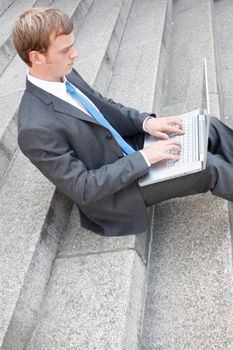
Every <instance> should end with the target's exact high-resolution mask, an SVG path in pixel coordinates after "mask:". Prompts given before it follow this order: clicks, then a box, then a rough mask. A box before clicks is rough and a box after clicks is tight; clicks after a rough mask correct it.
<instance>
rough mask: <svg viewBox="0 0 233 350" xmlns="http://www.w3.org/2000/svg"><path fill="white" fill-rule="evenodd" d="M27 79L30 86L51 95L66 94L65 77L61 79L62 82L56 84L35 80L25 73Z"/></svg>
mask: <svg viewBox="0 0 233 350" xmlns="http://www.w3.org/2000/svg"><path fill="white" fill-rule="evenodd" d="M27 78H28V80H29V81H30V82H31V83H32V84H34V85H36V86H38V87H39V88H41V89H43V90H45V91H47V92H49V93H51V94H53V95H62V94H64V93H65V92H66V85H65V83H66V80H67V79H66V77H65V76H64V77H63V82H56V81H48V80H42V79H39V78H36V77H34V76H33V75H31V74H29V72H27Z"/></svg>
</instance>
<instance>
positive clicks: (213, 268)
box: [142, 0, 233, 350]
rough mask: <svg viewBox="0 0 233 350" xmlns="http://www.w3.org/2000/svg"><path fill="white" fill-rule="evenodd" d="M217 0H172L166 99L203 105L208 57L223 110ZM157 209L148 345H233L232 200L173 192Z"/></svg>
mask: <svg viewBox="0 0 233 350" xmlns="http://www.w3.org/2000/svg"><path fill="white" fill-rule="evenodd" d="M212 5H213V4H212V1H209V0H205V1H202V2H201V3H200V2H199V1H197V0H195V1H193V0H192V1H186V0H185V1H184V0H179V1H176V2H174V7H173V10H174V18H173V22H174V25H173V37H172V43H171V56H170V58H169V61H168V63H167V67H169V68H168V69H169V72H168V76H167V77H168V86H167V89H166V90H165V91H166V93H165V95H164V96H163V104H164V105H166V104H168V105H173V104H175V105H177V106H178V105H179V104H182V103H184V104H185V106H186V108H187V110H189V109H193V108H195V107H197V106H198V104H199V103H200V95H201V91H202V73H201V70H202V59H203V57H207V63H208V71H209V74H208V76H209V87H210V108H211V113H214V114H218V112H219V104H218V100H219V96H218V90H217V76H216V61H215V59H216V58H215V48H214V37H213V19H212ZM224 21H225V19H224ZM195 76H196V79H195ZM187 91H188V95H187ZM190 96H192V99H191V98H190ZM186 98H190V100H189V101H188V102H187V101H186ZM181 106H182V105H181ZM170 111H171V110H170ZM155 215H156V218H157V220H154V234H153V242H152V247H151V258H150V262H149V265H150V269H149V277H148V295H147V302H146V308H145V319H144V326H143V337H142V349H145V350H152V349H161V350H170V349H171V350H180V349H188V350H194V349H195V350H196V349H200V350H202V349H203V350H204V349H222V350H223V349H224V350H228V349H229V350H230V349H232V347H233V337H232V331H233V317H232V316H233V314H232V300H233V298H232V297H233V277H232V251H231V250H232V244H231V227H230V223H229V211H228V203H227V201H224V200H221V199H219V198H215V197H213V196H212V195H211V194H203V195H198V196H193V197H192V196H191V197H187V198H182V199H173V200H171V201H167V202H164V203H161V204H160V205H157V206H156V214H155Z"/></svg>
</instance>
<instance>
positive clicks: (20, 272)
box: [0, 154, 69, 350]
mask: <svg viewBox="0 0 233 350" xmlns="http://www.w3.org/2000/svg"><path fill="white" fill-rule="evenodd" d="M32 179H33V181H32ZM53 193H54V186H53V185H52V184H51V183H49V181H48V180H47V179H45V178H44V177H43V176H42V175H41V174H39V172H38V170H37V169H36V168H34V167H33V166H32V165H31V164H30V162H29V161H28V160H26V158H25V157H23V156H22V155H21V154H19V156H18V157H17V159H16V160H15V162H14V164H13V166H12V168H11V171H10V172H9V173H8V176H7V177H6V178H5V181H4V183H3V184H2V186H1V188H0V198H1V201H0V234H1V239H0V252H1V253H0V257H1V261H0V272H1V273H0V276H1V282H0V287H1V293H0V294H1V327H0V330H1V333H0V344H1V345H2V344H5V342H7V343H8V340H9V339H14V332H15V331H16V328H15V327H16V325H17V324H18V322H20V323H21V326H22V323H23V324H26V325H27V324H28V321H29V320H27V319H24V313H25V309H24V308H22V309H21V310H20V311H21V314H20V312H19V311H17V304H18V303H19V300H20V294H21V293H23V294H24V290H27V289H29V290H30V293H31V296H30V299H31V300H29V299H26V300H24V301H23V302H24V303H26V306H27V310H30V311H28V312H29V313H30V312H31V313H33V312H36V310H35V309H34V308H33V306H34V305H33V303H34V301H35V299H36V298H37V296H36V293H37V292H38V293H39V291H40V294H43V288H44V287H45V285H46V282H47V279H48V276H49V271H48V270H49V268H51V265H52V261H53V259H54V256H55V254H56V249H57V246H58V242H59V238H60V235H61V232H62V229H63V226H64V224H65V217H67V210H69V205H68V201H67V200H66V199H63V200H62V198H60V200H58V198H56V200H57V201H58V203H59V205H58V204H53V205H51V208H50V210H49V206H50V202H51V200H52V197H53ZM54 205H55V207H54ZM45 242H46V243H45ZM37 254H39V255H40V254H42V255H43V260H42V261H38V263H37V267H38V268H37V270H36V271H35V269H33V268H32V270H33V275H32V274H31V271H30V270H31V267H30V266H31V264H32V265H35V263H34V262H33V261H34V258H35V257H36V255H37ZM46 266H47V267H46ZM44 267H46V268H44ZM28 278H29V279H30V278H31V279H33V281H34V282H35V281H36V285H37V287H38V288H36V289H34V285H33V284H32V285H30V284H29V283H27V284H26V285H25V280H26V279H28ZM37 279H38V281H37ZM30 287H31V288H30ZM39 287H41V288H39ZM42 287H43V288H42ZM41 289H42V290H41ZM29 290H28V292H29ZM35 304H37V303H36V301H35ZM36 306H37V307H38V305H36ZM16 313H17V315H18V316H17V317H16ZM25 327H26V326H25ZM22 328H23V326H22ZM7 332H8V335H6V333H7ZM18 333H19V334H20V335H21V337H22V338H23V337H24V333H23V330H22V329H20V330H18ZM19 334H18V335H19ZM19 338H20V337H19ZM3 339H4V340H3ZM2 346H3V345H2ZM5 348H6V349H8V350H9V349H13V347H4V346H3V349H5ZM18 349H21V347H18Z"/></svg>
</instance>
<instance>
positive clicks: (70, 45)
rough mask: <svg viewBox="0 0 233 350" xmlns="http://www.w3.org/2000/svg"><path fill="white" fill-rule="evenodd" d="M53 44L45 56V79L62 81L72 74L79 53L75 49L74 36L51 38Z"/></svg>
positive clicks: (71, 34)
mask: <svg viewBox="0 0 233 350" xmlns="http://www.w3.org/2000/svg"><path fill="white" fill-rule="evenodd" d="M50 40H51V44H50V46H49V48H48V51H47V52H46V54H45V55H44V69H45V71H44V72H45V75H46V76H45V78H46V80H49V81H61V78H62V77H63V76H64V75H67V74H69V73H70V72H71V70H72V67H73V64H74V60H75V59H76V57H77V51H76V49H75V47H74V42H75V38H74V34H73V32H71V33H70V34H68V35H64V34H63V35H59V36H57V37H56V38H54V36H51V39H50Z"/></svg>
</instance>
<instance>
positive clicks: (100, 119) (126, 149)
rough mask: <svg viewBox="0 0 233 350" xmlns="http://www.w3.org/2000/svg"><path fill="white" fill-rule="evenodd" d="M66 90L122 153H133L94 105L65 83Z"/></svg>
mask: <svg viewBox="0 0 233 350" xmlns="http://www.w3.org/2000/svg"><path fill="white" fill-rule="evenodd" d="M66 90H67V92H69V93H70V94H71V95H72V96H73V97H74V98H76V99H77V100H78V101H79V102H80V103H81V104H82V105H83V107H85V109H86V110H87V111H88V112H89V113H90V115H91V116H92V117H93V118H94V119H95V120H96V121H97V122H98V123H99V124H101V125H102V126H104V127H105V128H107V129H108V130H109V131H110V132H111V133H112V135H113V136H114V138H115V140H116V141H117V143H118V144H119V146H120V148H121V149H122V151H123V153H125V154H126V155H128V154H131V153H133V152H135V150H134V149H133V148H132V147H131V146H130V145H129V144H128V143H127V142H125V140H124V139H123V138H122V137H121V135H120V134H119V133H118V132H117V131H116V130H115V129H114V128H113V127H112V126H111V124H110V123H109V122H108V121H107V119H105V118H104V116H103V114H102V113H100V111H99V110H98V109H97V108H96V107H95V105H94V104H92V103H91V102H90V101H89V99H88V98H87V97H86V96H85V95H83V94H79V93H78V91H76V90H75V89H74V88H73V86H72V85H71V84H70V83H69V82H68V81H66Z"/></svg>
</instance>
